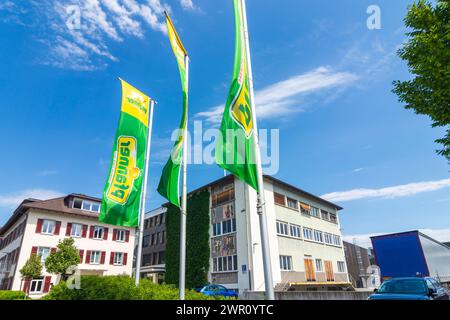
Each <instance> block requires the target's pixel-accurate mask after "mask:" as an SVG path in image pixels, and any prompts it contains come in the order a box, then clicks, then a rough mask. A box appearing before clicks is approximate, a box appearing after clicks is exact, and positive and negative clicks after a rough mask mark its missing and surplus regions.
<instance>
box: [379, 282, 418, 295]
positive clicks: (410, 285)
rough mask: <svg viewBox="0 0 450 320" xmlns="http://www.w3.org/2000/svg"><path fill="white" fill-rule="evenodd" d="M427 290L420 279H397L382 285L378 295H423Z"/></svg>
mask: <svg viewBox="0 0 450 320" xmlns="http://www.w3.org/2000/svg"><path fill="white" fill-rule="evenodd" d="M426 291H427V288H426V286H425V282H424V281H423V280H422V279H398V280H389V281H387V282H385V283H383V284H382V285H381V287H380V289H378V293H425V292H426Z"/></svg>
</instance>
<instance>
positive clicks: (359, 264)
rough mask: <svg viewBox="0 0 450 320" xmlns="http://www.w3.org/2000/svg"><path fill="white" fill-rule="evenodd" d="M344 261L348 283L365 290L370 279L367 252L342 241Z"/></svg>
mask: <svg viewBox="0 0 450 320" xmlns="http://www.w3.org/2000/svg"><path fill="white" fill-rule="evenodd" d="M344 251H345V259H346V261H347V268H348V274H349V276H350V281H351V282H352V284H353V286H354V287H356V288H367V284H368V283H367V281H368V279H369V277H370V275H371V274H370V273H369V272H368V271H369V270H370V269H369V267H370V265H371V264H370V259H369V250H368V249H366V248H363V247H360V246H358V245H356V244H353V243H350V242H346V241H344Z"/></svg>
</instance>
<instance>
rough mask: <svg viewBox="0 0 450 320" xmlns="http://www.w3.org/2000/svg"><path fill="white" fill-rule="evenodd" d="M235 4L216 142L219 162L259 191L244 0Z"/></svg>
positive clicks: (235, 0)
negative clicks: (229, 70)
mask: <svg viewBox="0 0 450 320" xmlns="http://www.w3.org/2000/svg"><path fill="white" fill-rule="evenodd" d="M233 3H234V16H235V33H236V40H235V55H234V69H233V78H232V82H231V88H230V91H229V93H228V99H227V102H226V104H225V111H224V113H223V118H222V124H221V127H220V131H221V133H222V139H218V140H217V143H216V162H217V164H218V165H219V166H220V167H222V168H224V169H226V170H228V171H230V172H231V173H233V174H234V175H235V176H236V177H238V178H239V179H241V180H243V181H244V182H246V183H247V184H249V185H250V186H251V187H253V188H254V189H255V190H256V191H258V181H257V175H256V165H255V150H254V143H255V141H254V134H253V133H254V132H253V131H254V127H253V117H252V113H253V107H252V101H251V99H250V93H249V88H250V83H249V76H248V61H247V52H246V51H247V49H246V42H245V37H244V24H243V11H242V3H241V1H240V0H233Z"/></svg>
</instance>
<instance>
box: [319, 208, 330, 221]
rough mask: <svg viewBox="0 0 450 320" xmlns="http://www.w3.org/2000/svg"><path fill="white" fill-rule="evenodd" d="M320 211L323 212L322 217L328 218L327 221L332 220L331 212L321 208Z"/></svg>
mask: <svg viewBox="0 0 450 320" xmlns="http://www.w3.org/2000/svg"><path fill="white" fill-rule="evenodd" d="M320 212H321V213H322V219H323V220H327V221H329V220H330V214H329V213H328V211H325V210H320Z"/></svg>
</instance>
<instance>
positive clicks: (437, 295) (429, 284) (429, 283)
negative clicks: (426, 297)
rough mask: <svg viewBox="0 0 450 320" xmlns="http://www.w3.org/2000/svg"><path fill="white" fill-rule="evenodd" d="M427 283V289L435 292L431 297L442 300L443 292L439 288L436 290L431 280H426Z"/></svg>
mask: <svg viewBox="0 0 450 320" xmlns="http://www.w3.org/2000/svg"><path fill="white" fill-rule="evenodd" d="M425 282H426V284H427V288H428V290H429V291H430V292H433V294H432V295H430V297H431V298H432V299H433V300H441V299H442V291H441V292H439V290H438V288H436V286H435V285H434V283H433V282H432V281H431V279H429V278H428V279H425Z"/></svg>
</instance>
